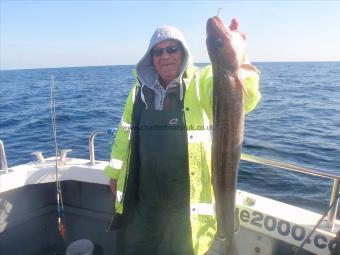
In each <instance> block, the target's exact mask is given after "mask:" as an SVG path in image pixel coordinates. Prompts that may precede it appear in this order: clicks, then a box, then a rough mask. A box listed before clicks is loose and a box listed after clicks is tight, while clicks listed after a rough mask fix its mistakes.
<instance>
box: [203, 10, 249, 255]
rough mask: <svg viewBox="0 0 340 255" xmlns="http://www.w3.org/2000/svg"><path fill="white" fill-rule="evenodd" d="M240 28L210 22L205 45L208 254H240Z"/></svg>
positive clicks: (235, 24)
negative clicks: (209, 117)
mask: <svg viewBox="0 0 340 255" xmlns="http://www.w3.org/2000/svg"><path fill="white" fill-rule="evenodd" d="M237 27H238V21H237V20H236V19H233V20H232V22H231V25H230V27H227V26H226V24H225V23H224V21H223V20H221V19H220V18H219V17H217V16H215V17H212V18H210V19H208V21H207V26H206V29H207V39H206V44H207V50H208V55H209V58H210V61H211V65H212V72H213V138H212V165H211V179H212V186H213V191H214V197H215V211H216V221H217V229H216V234H215V237H214V242H213V246H215V247H211V248H214V249H215V250H214V252H210V253H209V252H208V253H207V254H221V255H222V254H223V255H237V254H238V250H237V247H236V241H235V229H237V219H238V217H237V212H236V206H235V199H236V189H237V176H238V167H239V162H240V157H241V149H242V143H243V135H244V116H245V112H244V93H246V91H245V86H244V84H243V82H242V79H241V78H240V74H239V71H240V68H241V66H242V64H243V60H244V56H245V36H244V35H243V34H241V33H240V32H238V31H237ZM214 243H215V245H214ZM216 243H217V244H216ZM217 246H218V247H217ZM216 249H217V250H218V251H216Z"/></svg>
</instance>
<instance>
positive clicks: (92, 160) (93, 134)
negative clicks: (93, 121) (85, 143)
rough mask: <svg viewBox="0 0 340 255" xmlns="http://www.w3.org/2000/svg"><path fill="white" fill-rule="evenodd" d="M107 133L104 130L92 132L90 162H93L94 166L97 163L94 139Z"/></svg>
mask: <svg viewBox="0 0 340 255" xmlns="http://www.w3.org/2000/svg"><path fill="white" fill-rule="evenodd" d="M106 134H107V132H104V131H94V132H92V133H91V135H90V137H89V153H90V162H91V165H93V166H94V165H95V164H96V157H95V153H94V139H95V138H96V136H97V135H106Z"/></svg>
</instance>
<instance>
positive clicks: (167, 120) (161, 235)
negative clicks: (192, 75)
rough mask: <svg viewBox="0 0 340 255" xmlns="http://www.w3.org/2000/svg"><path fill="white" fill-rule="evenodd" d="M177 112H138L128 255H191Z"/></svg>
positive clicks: (183, 146) (181, 130) (183, 136)
mask: <svg viewBox="0 0 340 255" xmlns="http://www.w3.org/2000/svg"><path fill="white" fill-rule="evenodd" d="M186 139H187V135H186V130H185V128H184V113H183V110H182V107H178V109H177V110H175V111H157V110H145V109H143V110H142V111H141V115H140V121H139V146H138V147H139V159H140V169H139V185H138V187H139V188H138V205H137V210H136V213H135V216H134V221H133V226H132V236H130V238H129V239H130V244H129V248H128V250H129V252H128V254H129V255H130V254H131V255H132V254H143V255H144V254H145V255H146V254H147V255H157V254H159V255H191V254H193V249H192V241H191V228H190V215H189V213H190V209H189V207H190V206H189V200H190V198H189V176H188V162H187V160H188V158H187V141H186Z"/></svg>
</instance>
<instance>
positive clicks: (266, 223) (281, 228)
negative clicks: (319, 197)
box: [239, 210, 327, 249]
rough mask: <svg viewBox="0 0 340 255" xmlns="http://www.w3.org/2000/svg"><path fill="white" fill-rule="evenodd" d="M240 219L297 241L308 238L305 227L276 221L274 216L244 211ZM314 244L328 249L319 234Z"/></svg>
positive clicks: (325, 239) (325, 240) (323, 238)
mask: <svg viewBox="0 0 340 255" xmlns="http://www.w3.org/2000/svg"><path fill="white" fill-rule="evenodd" d="M239 217H240V220H241V221H242V222H244V223H249V224H251V225H253V226H256V227H258V228H264V229H265V230H267V231H269V232H271V231H276V232H277V233H279V234H280V235H281V236H288V235H289V234H291V236H292V238H293V239H294V240H296V241H302V240H304V239H305V238H306V229H305V228H304V227H301V226H299V225H293V226H291V224H290V222H288V221H285V220H280V219H276V218H275V217H273V216H269V215H263V214H262V213H260V212H257V211H252V212H251V213H250V212H249V211H247V210H242V211H241V212H240V215H239ZM311 242H312V240H310V239H308V240H307V243H311ZM313 244H314V246H315V247H317V248H319V249H324V248H326V247H327V238H326V237H324V236H322V235H320V234H317V235H315V236H314V240H313Z"/></svg>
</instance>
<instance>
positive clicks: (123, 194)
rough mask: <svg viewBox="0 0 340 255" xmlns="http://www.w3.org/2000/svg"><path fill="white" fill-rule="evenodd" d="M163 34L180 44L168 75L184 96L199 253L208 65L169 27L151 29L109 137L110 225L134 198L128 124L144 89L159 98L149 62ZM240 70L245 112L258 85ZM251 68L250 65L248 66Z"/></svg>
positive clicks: (144, 103)
mask: <svg viewBox="0 0 340 255" xmlns="http://www.w3.org/2000/svg"><path fill="white" fill-rule="evenodd" d="M168 39H173V40H176V41H178V42H179V43H180V44H181V46H182V47H183V50H184V58H183V64H182V68H181V71H180V75H179V77H178V78H177V79H175V81H174V87H176V86H177V87H179V90H180V93H179V100H183V101H184V102H183V105H184V114H185V122H186V132H187V146H188V169H189V176H190V208H191V211H190V221H191V230H192V242H193V246H194V247H193V248H194V251H195V254H204V253H205V252H206V251H207V250H208V248H209V246H210V245H211V242H212V239H213V237H214V235H215V232H216V219H215V216H214V198H213V193H212V192H213V190H212V187H211V175H210V173H211V135H212V134H211V127H212V123H213V111H212V101H213V99H212V87H213V86H212V68H211V65H208V66H206V67H204V68H203V69H201V70H200V69H198V68H197V67H195V66H194V65H193V64H192V59H191V56H190V53H189V51H188V49H187V44H186V42H185V39H184V37H183V35H182V34H181V33H180V32H179V31H178V30H177V29H175V28H173V27H169V26H165V27H161V28H157V29H156V31H155V33H154V34H153V36H152V38H151V40H150V44H149V47H148V49H147V51H146V53H145V55H144V56H143V58H142V59H141V60H140V61H139V62H138V64H137V66H136V70H135V76H136V85H135V86H134V87H133V88H132V90H131V92H130V94H129V96H128V98H127V101H126V104H125V108H124V112H123V116H122V119H121V123H120V125H119V128H118V131H117V135H116V138H115V143H114V144H113V146H112V153H111V160H110V164H109V165H108V166H107V167H106V168H105V173H106V175H108V176H109V177H111V178H113V179H116V180H118V186H117V198H116V201H115V207H116V219H117V220H116V221H115V222H114V225H116V226H114V227H119V226H120V225H121V224H124V223H126V222H128V221H129V220H126V219H127V218H131V217H132V215H133V210H134V206H133V203H134V202H135V201H134V200H133V199H131V197H135V195H131V194H132V193H134V192H136V190H137V189H136V187H135V186H136V180H135V179H136V178H134V173H135V171H136V160H134V155H133V154H134V152H133V151H134V150H133V149H132V150H131V148H133V146H134V143H135V142H136V141H135V131H134V129H133V128H132V127H133V126H134V122H135V121H136V118H137V117H136V116H138V111H139V109H140V107H149V106H150V99H147V98H148V94H149V93H148V92H147V91H150V90H151V91H152V92H153V94H154V95H155V96H154V98H151V102H152V100H153V102H154V103H155V105H156V104H157V100H159V99H157V93H158V92H157V73H156V70H155V69H154V67H153V64H152V57H151V54H150V52H151V50H152V48H153V47H154V46H155V45H156V44H158V43H159V42H161V41H164V40H168ZM246 65H250V63H246ZM246 70H247V71H246ZM246 70H242V69H241V70H240V75H241V77H242V79H243V80H244V83H245V88H246V93H245V98H244V100H245V111H246V112H247V113H248V112H250V111H251V110H252V109H254V108H255V106H256V104H257V103H258V101H259V100H260V97H261V96H260V93H259V90H258V83H259V73H258V72H257V71H248V70H249V68H247V69H246ZM253 70H256V69H255V68H253ZM151 94H152V93H151ZM150 181H153V180H150ZM122 222H124V223H122Z"/></svg>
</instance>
